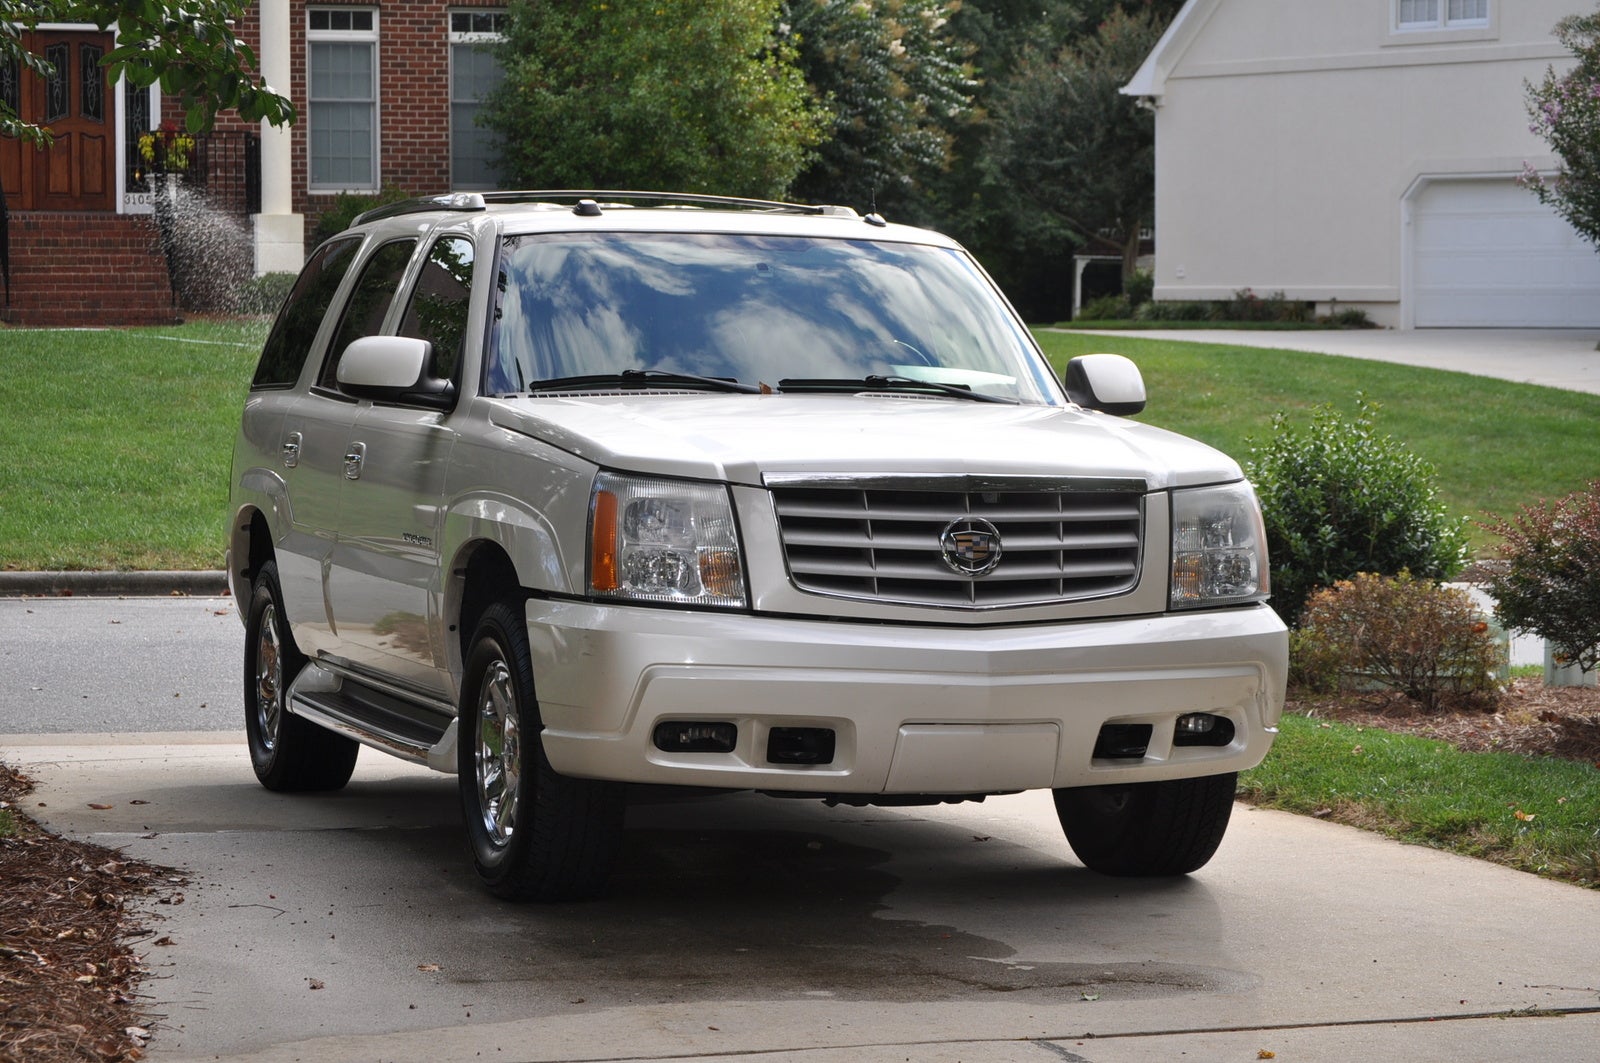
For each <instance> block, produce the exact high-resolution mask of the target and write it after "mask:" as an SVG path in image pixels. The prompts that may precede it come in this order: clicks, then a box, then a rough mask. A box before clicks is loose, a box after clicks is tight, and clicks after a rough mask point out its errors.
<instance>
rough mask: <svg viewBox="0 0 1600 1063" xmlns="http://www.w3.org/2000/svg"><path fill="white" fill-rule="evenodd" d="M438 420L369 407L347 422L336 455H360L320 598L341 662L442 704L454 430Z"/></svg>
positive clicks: (409, 411)
mask: <svg viewBox="0 0 1600 1063" xmlns="http://www.w3.org/2000/svg"><path fill="white" fill-rule="evenodd" d="M443 419H444V415H443V414H440V413H437V412H433V411H426V410H414V409H407V408H404V407H392V406H370V407H367V408H366V409H364V410H363V411H362V413H361V415H360V417H359V418H358V419H357V420H356V424H355V429H354V431H353V432H352V434H351V444H352V445H351V446H350V447H347V448H346V453H350V454H356V453H359V454H360V460H359V467H358V469H357V470H356V472H357V475H356V477H355V478H354V479H350V478H347V479H346V480H345V482H344V484H343V488H344V495H343V497H342V499H341V503H340V507H339V529H340V532H339V541H338V543H337V544H336V546H335V548H334V558H333V565H332V569H331V571H330V574H329V586H328V597H329V599H330V601H331V602H332V603H333V611H334V612H333V619H334V625H335V627H337V629H338V631H339V641H340V653H341V655H342V656H344V657H345V658H346V659H347V660H348V661H350V662H351V663H352V664H354V665H356V666H357V667H360V668H364V669H368V670H371V671H377V672H382V673H384V674H386V675H391V676H394V677H396V678H398V679H400V680H401V681H402V682H404V683H406V684H407V685H409V686H412V687H415V688H416V689H418V690H420V691H423V692H425V693H429V694H435V695H439V696H442V697H449V696H450V694H451V691H450V689H449V686H448V666H449V662H448V657H447V655H446V654H445V652H444V646H443V645H442V644H441V642H440V640H441V639H442V637H443V635H442V626H441V625H440V624H439V623H438V601H439V594H438V592H439V591H440V590H441V588H440V587H439V586H438V581H439V569H440V560H439V540H440V534H441V530H442V527H443V519H444V516H443V505H444V484H445V476H446V474H447V473H448V471H449V460H450V452H451V450H452V449H453V448H454V446H455V440H456V433H455V431H454V430H453V429H450V428H448V427H446V426H445V425H444V424H443ZM346 475H347V477H348V473H347V474H346Z"/></svg>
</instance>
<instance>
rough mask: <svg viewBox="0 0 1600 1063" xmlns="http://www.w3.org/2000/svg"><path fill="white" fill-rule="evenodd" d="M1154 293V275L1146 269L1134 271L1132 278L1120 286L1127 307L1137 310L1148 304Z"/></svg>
mask: <svg viewBox="0 0 1600 1063" xmlns="http://www.w3.org/2000/svg"><path fill="white" fill-rule="evenodd" d="M1155 292H1156V275H1155V274H1154V273H1151V272H1150V271H1149V270H1147V269H1136V270H1134V271H1133V276H1131V277H1129V278H1128V280H1127V283H1126V284H1124V285H1123V286H1122V294H1123V295H1125V296H1127V299H1128V305H1129V306H1131V307H1133V308H1134V309H1135V310H1137V309H1138V308H1139V307H1141V306H1143V305H1144V304H1145V303H1148V302H1149V301H1150V300H1151V299H1152V298H1153V297H1154V296H1155Z"/></svg>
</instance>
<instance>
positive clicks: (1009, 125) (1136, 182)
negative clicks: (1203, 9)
mask: <svg viewBox="0 0 1600 1063" xmlns="http://www.w3.org/2000/svg"><path fill="white" fill-rule="evenodd" d="M1165 25H1166V21H1165V19H1164V18H1163V17H1162V16H1160V15H1159V14H1157V13H1156V12H1155V11H1154V10H1152V9H1150V8H1140V9H1138V10H1136V11H1134V12H1133V13H1129V12H1128V11H1125V10H1124V9H1122V8H1120V7H1116V8H1112V9H1111V11H1110V13H1109V14H1108V15H1107V17H1106V19H1105V21H1103V22H1102V23H1100V25H1099V27H1098V28H1097V29H1096V30H1095V32H1094V34H1093V35H1092V36H1090V37H1087V38H1084V39H1082V40H1079V41H1077V42H1075V43H1069V44H1068V45H1066V46H1065V47H1063V48H1061V49H1060V50H1059V51H1058V52H1056V53H1055V54H1053V55H1052V54H1049V53H1047V52H1044V51H1041V50H1038V49H1033V50H1030V51H1029V52H1027V53H1025V54H1024V56H1023V57H1022V60H1021V62H1020V63H1019V66H1018V70H1017V74H1016V76H1015V77H1013V78H1012V79H1011V80H1010V82H1009V83H1008V84H1007V85H1006V87H1005V89H1004V90H1003V92H1002V93H1001V95H1000V97H999V99H998V100H997V101H996V104H995V110H994V121H993V129H992V136H991V139H990V142H989V151H990V155H989V166H990V168H991V172H992V173H993V175H994V176H995V178H996V181H997V183H998V184H999V185H1000V186H1001V187H1002V188H1004V189H1006V190H1007V191H1008V193H1009V195H1010V196H1011V197H1012V198H1013V199H1015V200H1017V201H1020V202H1026V203H1029V204H1032V205H1033V206H1034V207H1035V208H1037V209H1039V210H1042V211H1044V212H1046V213H1048V214H1049V215H1051V216H1052V217H1053V218H1055V219H1056V220H1057V221H1058V222H1059V223H1061V224H1062V225H1064V226H1065V227H1066V228H1067V229H1068V230H1069V231H1071V232H1072V233H1074V234H1075V236H1076V237H1077V239H1078V240H1079V241H1080V242H1081V243H1085V244H1087V243H1092V242H1094V240H1095V238H1096V236H1097V234H1100V233H1107V234H1109V235H1110V237H1111V239H1113V240H1114V241H1115V242H1116V245H1117V246H1119V247H1120V248H1121V249H1122V252H1123V274H1124V276H1131V275H1132V273H1133V269H1134V264H1135V260H1136V259H1137V257H1138V246H1139V233H1140V231H1141V230H1142V229H1143V228H1144V227H1145V226H1146V225H1148V224H1149V223H1150V221H1151V216H1152V214H1153V213H1154V209H1155V119H1154V116H1153V115H1151V114H1150V113H1149V112H1148V111H1146V110H1144V109H1143V108H1141V107H1140V106H1139V104H1138V101H1136V100H1134V99H1133V98H1132V97H1129V96H1124V95H1122V93H1121V89H1122V86H1123V85H1125V84H1127V83H1128V80H1129V79H1130V78H1131V77H1132V76H1133V74H1134V72H1135V71H1136V70H1138V68H1139V65H1140V64H1141V63H1143V62H1144V59H1145V57H1146V56H1147V55H1148V54H1149V53H1150V50H1151V49H1152V48H1153V47H1155V44H1156V41H1158V40H1159V39H1160V37H1161V33H1162V32H1163V30H1164V29H1165Z"/></svg>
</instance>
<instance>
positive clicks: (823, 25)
mask: <svg viewBox="0 0 1600 1063" xmlns="http://www.w3.org/2000/svg"><path fill="white" fill-rule="evenodd" d="M959 7H960V4H959V3H957V2H956V0H789V2H788V3H787V4H786V5H785V20H786V22H787V24H788V25H789V27H790V28H791V30H792V32H793V34H794V37H795V40H796V41H797V42H798V43H797V48H798V53H799V63H800V69H801V72H802V73H803V74H804V76H805V79H806V81H807V83H808V84H809V85H810V86H811V88H812V91H814V92H815V93H816V94H817V96H818V98H819V99H820V100H821V102H822V104H823V106H824V107H826V108H827V109H828V111H829V112H830V113H831V116H832V121H831V123H830V127H829V134H830V135H829V137H828V138H827V139H826V140H825V141H823V143H822V144H821V145H820V146H819V148H818V150H817V155H816V158H815V159H814V160H813V161H812V163H811V165H809V166H808V167H807V168H806V170H805V172H804V173H803V174H802V175H801V177H800V180H799V181H798V182H797V185H796V194H797V195H799V196H801V197H802V198H807V199H812V200H816V201H827V202H836V203H876V201H877V199H878V196H879V195H880V194H884V195H886V196H887V197H888V198H889V200H890V201H891V202H897V201H901V200H903V199H904V198H905V195H904V194H905V193H906V192H908V191H909V190H910V189H912V188H914V187H915V186H916V185H917V184H918V183H919V182H920V181H921V180H923V179H926V178H927V177H928V176H930V175H932V174H935V173H938V172H940V171H942V170H944V169H945V168H946V167H947V166H948V165H949V163H950V158H951V144H952V142H953V140H954V132H953V131H954V129H955V128H956V127H957V126H958V125H959V124H960V123H961V122H963V121H965V120H967V119H968V118H969V117H970V116H971V115H972V93H973V90H974V89H975V88H976V87H977V82H976V81H975V80H974V77H973V70H972V67H971V66H970V64H968V63H967V61H966V57H967V54H968V53H969V52H970V51H971V50H972V49H971V46H970V45H967V44H964V43H963V42H961V41H959V40H957V39H956V38H954V37H953V36H951V34H950V31H949V23H950V16H951V14H952V13H953V12H954V11H955V10H956V9H958V8H959Z"/></svg>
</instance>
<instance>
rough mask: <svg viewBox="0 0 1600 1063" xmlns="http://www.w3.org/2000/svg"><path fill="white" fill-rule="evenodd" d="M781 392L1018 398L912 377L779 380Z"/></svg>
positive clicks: (1012, 403)
mask: <svg viewBox="0 0 1600 1063" xmlns="http://www.w3.org/2000/svg"><path fill="white" fill-rule="evenodd" d="M778 390H779V391H934V392H938V393H939V394H941V395H953V396H955V397H956V398H958V399H971V400H972V401H974V402H1003V403H1005V404H1006V405H1008V406H1015V405H1016V404H1017V400H1016V399H1008V398H1003V397H1001V396H999V395H986V394H984V393H983V392H981V391H973V390H972V387H971V385H969V384H945V383H942V382H940V381H938V380H917V379H915V378H913V377H908V376H864V377H861V378H859V379H854V378H850V377H838V378H833V377H823V378H820V379H806V378H798V379H789V380H780V381H778Z"/></svg>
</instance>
